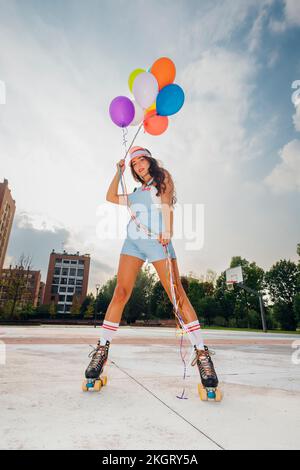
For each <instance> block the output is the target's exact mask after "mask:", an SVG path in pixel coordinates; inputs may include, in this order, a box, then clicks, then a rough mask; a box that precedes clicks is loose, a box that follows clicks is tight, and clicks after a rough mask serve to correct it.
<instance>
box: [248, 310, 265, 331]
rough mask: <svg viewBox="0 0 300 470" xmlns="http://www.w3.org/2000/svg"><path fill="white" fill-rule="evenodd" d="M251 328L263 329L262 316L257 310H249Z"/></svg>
mask: <svg viewBox="0 0 300 470" xmlns="http://www.w3.org/2000/svg"><path fill="white" fill-rule="evenodd" d="M249 327H250V328H255V329H260V328H262V320H261V316H260V314H259V313H258V312H257V311H256V310H252V309H251V310H249Z"/></svg>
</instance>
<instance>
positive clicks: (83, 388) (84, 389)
mask: <svg viewBox="0 0 300 470" xmlns="http://www.w3.org/2000/svg"><path fill="white" fill-rule="evenodd" d="M82 391H83V392H87V391H88V388H87V386H86V380H84V381H83V382H82Z"/></svg>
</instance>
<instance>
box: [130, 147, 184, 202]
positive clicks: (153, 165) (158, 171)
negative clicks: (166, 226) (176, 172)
mask: <svg viewBox="0 0 300 470" xmlns="http://www.w3.org/2000/svg"><path fill="white" fill-rule="evenodd" d="M145 150H147V152H149V154H150V155H151V152H150V151H149V150H148V149H145ZM143 157H144V158H146V160H148V162H149V164H150V166H149V173H150V175H151V176H152V177H153V178H154V181H155V183H156V188H157V193H156V196H160V195H161V194H162V193H164V192H165V191H166V183H165V179H166V177H167V178H168V180H169V182H170V184H171V187H172V190H173V194H172V201H171V204H172V206H173V207H174V205H175V204H176V202H177V197H176V194H175V193H176V190H175V186H174V182H173V178H172V176H171V175H170V172H169V171H168V170H166V169H165V168H163V167H162V166H160V165H159V163H158V161H157V160H156V159H155V158H154V157H152V155H151V157H148V156H146V155H143ZM130 170H131V174H132V176H133V178H134V179H135V181H139V182H140V183H144V180H143V179H142V178H140V176H139V175H138V174H137V173H136V172H135V171H134V169H133V167H132V165H130Z"/></svg>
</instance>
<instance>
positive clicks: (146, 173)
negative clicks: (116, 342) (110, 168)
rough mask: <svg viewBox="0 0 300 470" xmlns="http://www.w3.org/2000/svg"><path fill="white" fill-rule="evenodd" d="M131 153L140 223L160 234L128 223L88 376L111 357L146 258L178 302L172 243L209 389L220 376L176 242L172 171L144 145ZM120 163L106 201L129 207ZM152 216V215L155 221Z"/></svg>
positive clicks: (185, 313) (184, 312) (184, 311)
mask: <svg viewBox="0 0 300 470" xmlns="http://www.w3.org/2000/svg"><path fill="white" fill-rule="evenodd" d="M128 155H129V165H130V169H131V174H132V176H133V178H134V180H135V181H139V182H140V183H141V186H140V187H138V188H135V190H134V192H133V193H131V194H129V195H128V200H129V204H130V207H131V208H132V209H133V212H134V213H135V214H136V216H137V223H142V224H143V225H144V227H147V228H148V229H149V230H150V232H151V234H153V233H154V234H157V235H156V236H152V237H151V238H149V236H148V235H147V233H145V231H143V230H142V229H139V228H138V227H137V225H136V222H135V221H134V220H133V219H132V218H131V219H130V221H129V223H128V225H127V237H126V239H125V240H124V243H123V247H122V250H121V254H120V260H119V267H118V274H117V284H116V287H115V290H114V294H113V297H112V300H111V302H110V304H109V306H108V309H107V311H106V315H105V319H104V322H103V325H102V334H101V338H100V339H99V341H98V344H97V347H96V348H95V349H94V350H93V351H92V353H91V354H92V359H91V362H90V364H89V366H88V368H87V369H86V371H85V375H86V378H87V379H95V378H98V377H99V376H100V374H101V373H102V371H103V368H104V365H105V363H106V361H107V358H108V351H109V346H110V343H111V341H112V339H113V337H114V335H115V334H116V332H117V330H118V327H119V323H120V321H121V318H122V313H123V310H124V307H125V305H126V303H127V301H128V300H129V298H130V296H131V292H132V289H133V287H134V284H135V281H136V277H137V275H138V273H139V271H140V269H141V267H142V265H143V264H144V262H145V261H146V259H148V262H151V263H152V264H153V266H154V267H155V269H156V271H157V274H158V276H159V279H160V281H161V283H162V285H163V287H164V289H165V290H166V292H167V295H168V296H169V299H170V301H171V302H172V296H171V290H170V280H169V278H168V273H167V270H166V258H167V256H168V255H167V253H166V250H165V248H164V246H168V250H169V252H170V256H171V263H172V269H173V273H174V283H175V285H176V291H177V295H178V297H179V299H177V301H178V300H179V305H180V306H181V309H180V313H181V316H182V318H183V319H184V322H185V330H186V331H187V334H188V337H189V339H190V341H191V343H192V345H193V346H194V349H195V358H194V360H193V362H192V365H193V366H194V365H195V364H197V365H198V368H199V371H200V377H201V381H202V384H203V385H204V387H211V388H216V387H217V385H218V378H217V375H216V372H215V369H214V365H213V362H212V360H211V357H210V353H209V350H208V348H207V347H206V346H205V345H204V344H203V338H202V334H201V330H200V324H199V321H198V318H197V315H196V312H195V310H194V308H193V307H192V305H191V303H190V301H189V299H188V297H187V295H186V293H185V290H184V289H183V286H182V284H181V280H180V275H179V271H178V266H177V260H176V254H175V250H174V247H173V244H172V241H171V237H172V236H173V206H174V204H175V203H176V197H175V195H174V184H173V180H172V177H171V175H170V173H169V172H168V171H167V170H165V169H164V168H162V167H161V166H159V164H158V162H157V160H156V159H155V158H153V157H152V155H151V153H150V152H149V150H147V149H145V148H143V147H133V148H132V149H131V150H130V152H129V154H128ZM117 167H118V171H117V172H116V174H115V176H114V178H113V180H112V182H111V184H110V186H109V189H108V191H107V195H106V200H107V201H109V202H112V203H114V204H121V205H127V196H126V194H118V185H119V178H120V177H119V170H121V171H122V173H123V172H124V170H125V161H124V160H123V159H122V160H120V161H119V163H118V164H117ZM149 219H151V221H150V222H149Z"/></svg>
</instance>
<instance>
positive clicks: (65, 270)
mask: <svg viewBox="0 0 300 470" xmlns="http://www.w3.org/2000/svg"><path fill="white" fill-rule="evenodd" d="M68 273H69V269H68V268H63V270H62V275H63V276H67V275H68Z"/></svg>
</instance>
